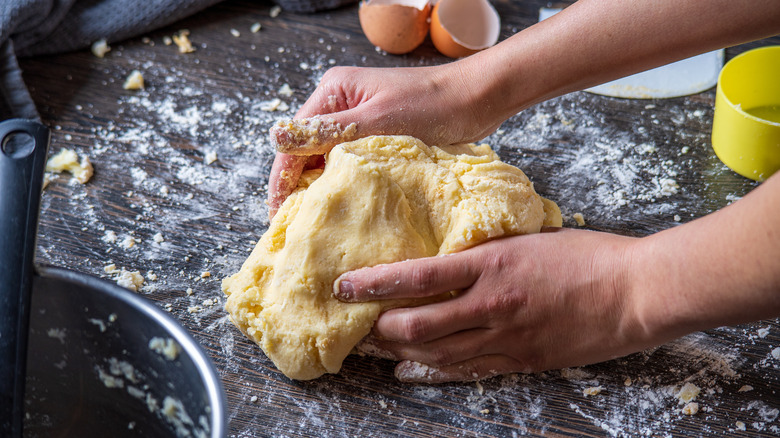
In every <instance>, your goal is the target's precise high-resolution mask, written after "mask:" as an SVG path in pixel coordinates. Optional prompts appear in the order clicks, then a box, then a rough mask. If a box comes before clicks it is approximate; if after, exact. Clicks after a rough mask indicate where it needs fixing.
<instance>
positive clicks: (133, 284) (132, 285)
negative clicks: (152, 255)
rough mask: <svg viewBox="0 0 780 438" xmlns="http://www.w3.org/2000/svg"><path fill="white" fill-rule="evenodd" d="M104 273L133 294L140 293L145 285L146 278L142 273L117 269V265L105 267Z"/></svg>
mask: <svg viewBox="0 0 780 438" xmlns="http://www.w3.org/2000/svg"><path fill="white" fill-rule="evenodd" d="M103 272H105V273H106V274H109V275H111V276H113V278H114V280H115V281H116V284H118V285H119V286H122V287H124V288H127V289H130V290H131V291H133V292H138V291H139V290H140V289H141V288H142V287H143V286H144V283H145V280H144V276H143V275H141V272H140V271H128V270H126V269H125V268H121V269H120V268H117V267H116V265H115V264H113V263H112V264H110V265H106V266H105V267H103Z"/></svg>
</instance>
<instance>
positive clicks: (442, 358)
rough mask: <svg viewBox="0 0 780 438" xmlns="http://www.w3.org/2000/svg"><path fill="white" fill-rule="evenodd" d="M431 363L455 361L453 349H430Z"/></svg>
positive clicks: (444, 363)
mask: <svg viewBox="0 0 780 438" xmlns="http://www.w3.org/2000/svg"><path fill="white" fill-rule="evenodd" d="M430 355H431V362H432V363H431V365H437V366H439V365H449V364H451V363H453V362H454V360H453V354H452V351H451V350H449V349H447V348H441V347H439V348H434V349H433V350H431V351H430Z"/></svg>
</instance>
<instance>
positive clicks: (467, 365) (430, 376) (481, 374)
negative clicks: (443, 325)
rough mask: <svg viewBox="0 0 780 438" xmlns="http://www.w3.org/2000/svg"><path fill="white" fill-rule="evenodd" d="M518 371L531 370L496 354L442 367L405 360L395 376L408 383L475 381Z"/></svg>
mask: <svg viewBox="0 0 780 438" xmlns="http://www.w3.org/2000/svg"><path fill="white" fill-rule="evenodd" d="M516 372H521V373H528V372H530V370H528V369H524V367H522V366H521V364H520V363H519V362H517V361H516V360H514V359H512V358H510V357H508V356H503V355H498V354H496V355H490V356H481V357H477V358H474V359H471V360H467V361H465V362H460V363H457V364H452V365H445V366H441V367H432V366H429V365H425V364H423V363H419V362H412V361H403V362H401V363H399V364H398V365H396V367H395V378H396V379H398V380H400V381H401V382H408V383H446V382H473V381H476V380H482V379H487V378H490V377H494V376H499V375H501V374H509V373H516Z"/></svg>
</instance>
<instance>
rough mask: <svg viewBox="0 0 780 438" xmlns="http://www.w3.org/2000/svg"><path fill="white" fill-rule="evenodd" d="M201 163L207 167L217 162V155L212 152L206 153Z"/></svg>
mask: <svg viewBox="0 0 780 438" xmlns="http://www.w3.org/2000/svg"><path fill="white" fill-rule="evenodd" d="M203 161H204V162H205V163H206V165H209V164H211V163H213V162H215V161H217V153H216V152H214V151H209V152H207V153H206V155H205V156H204V157H203Z"/></svg>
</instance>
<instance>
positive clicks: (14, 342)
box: [0, 119, 50, 437]
mask: <svg viewBox="0 0 780 438" xmlns="http://www.w3.org/2000/svg"><path fill="white" fill-rule="evenodd" d="M49 136H50V134H49V129H48V128H46V127H45V126H43V125H41V124H40V123H38V122H35V121H31V120H20V119H12V120H6V121H4V122H0V436H4V437H6V436H8V437H21V436H22V422H23V417H24V383H25V366H26V360H27V335H28V333H27V332H28V330H27V328H28V324H29V319H30V293H31V287H32V278H33V273H34V270H33V259H34V257H35V238H36V235H37V232H38V212H39V210H40V205H41V190H42V188H43V172H44V170H45V167H46V153H47V149H48V148H49Z"/></svg>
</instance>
